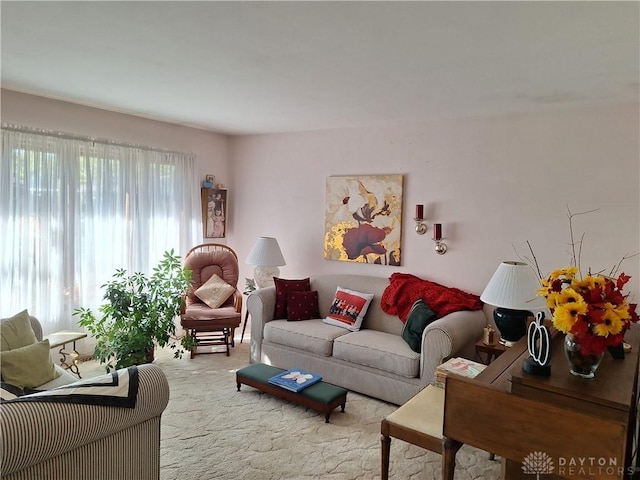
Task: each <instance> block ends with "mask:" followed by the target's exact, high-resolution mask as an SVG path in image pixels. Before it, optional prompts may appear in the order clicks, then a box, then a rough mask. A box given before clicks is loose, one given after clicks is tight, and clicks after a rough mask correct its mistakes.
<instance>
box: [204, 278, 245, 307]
mask: <svg viewBox="0 0 640 480" xmlns="http://www.w3.org/2000/svg"><path fill="white" fill-rule="evenodd" d="M235 290H236V289H235V288H233V287H232V286H231V285H229V284H228V283H227V282H225V281H224V280H223V279H221V278H220V277H219V276H218V275H216V274H215V273H214V274H213V275H211V277H210V278H209V280H207V281H206V282H205V284H204V285H202V286H201V287H200V288H199V289H197V290H196V291H195V292H194V293H195V295H196V297H198V298H199V299H200V300H202V301H203V302H204V303H206V304H207V305H209V307H211V308H218V307H219V306H220V305H222V304H223V303H224V302H225V301H226V300H227V299H228V298H229V297H230V296H231V295H232V294H233V292H235Z"/></svg>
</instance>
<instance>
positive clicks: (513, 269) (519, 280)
mask: <svg viewBox="0 0 640 480" xmlns="http://www.w3.org/2000/svg"><path fill="white" fill-rule="evenodd" d="M539 288H540V282H539V281H538V280H537V279H536V277H535V275H534V273H533V271H532V270H531V269H530V268H529V265H527V264H526V263H522V262H511V261H509V262H502V263H501V264H500V266H499V267H498V269H497V270H496V273H494V274H493V277H491V280H489V283H488V284H487V286H486V287H485V289H484V292H482V295H480V300H482V301H483V302H484V303H487V304H489V305H493V306H494V307H501V308H509V309H511V310H536V309H542V308H544V307H545V302H544V299H543V298H542V297H539V296H538V295H537V293H536V292H537V290H538V289H539Z"/></svg>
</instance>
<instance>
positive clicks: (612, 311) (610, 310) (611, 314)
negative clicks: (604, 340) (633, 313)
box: [593, 303, 625, 337]
mask: <svg viewBox="0 0 640 480" xmlns="http://www.w3.org/2000/svg"><path fill="white" fill-rule="evenodd" d="M604 307H605V312H604V315H603V317H602V323H598V324H597V325H596V326H595V327H594V328H593V330H594V332H595V334H596V335H598V336H600V337H608V336H609V335H617V334H618V333H620V332H622V329H623V328H624V326H625V322H624V320H625V319H624V318H622V317H621V316H620V315H619V314H620V313H623V315H624V312H620V311H619V308H617V307H616V306H615V305H612V304H611V303H606V304H605V305H604Z"/></svg>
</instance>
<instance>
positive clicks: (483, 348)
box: [476, 340, 509, 365]
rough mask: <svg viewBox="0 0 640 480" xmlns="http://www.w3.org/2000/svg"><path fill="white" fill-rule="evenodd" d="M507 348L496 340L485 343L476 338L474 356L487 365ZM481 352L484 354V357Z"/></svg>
mask: <svg viewBox="0 0 640 480" xmlns="http://www.w3.org/2000/svg"><path fill="white" fill-rule="evenodd" d="M508 349H509V347H505V346H504V345H502V344H501V343H499V342H497V341H496V343H495V344H494V345H487V344H486V343H484V342H483V341H482V340H478V341H477V342H476V356H477V357H478V358H479V359H480V361H481V362H482V363H484V364H485V365H489V364H490V363H491V362H492V361H493V360H495V359H496V358H498V357H499V356H500V355H502V354H503V353H504V352H506V351H507V350H508ZM483 354H484V355H485V356H484V357H483Z"/></svg>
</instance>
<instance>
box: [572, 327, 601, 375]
mask: <svg viewBox="0 0 640 480" xmlns="http://www.w3.org/2000/svg"><path fill="white" fill-rule="evenodd" d="M564 353H565V355H566V357H567V360H568V361H569V367H570V369H571V374H572V375H575V376H576V377H582V378H593V377H594V376H595V372H596V370H597V369H598V367H599V366H600V362H601V361H602V357H603V356H604V352H603V353H601V354H593V355H583V354H582V353H580V344H579V343H578V342H577V341H576V339H575V337H574V336H573V335H567V336H566V337H565V338H564Z"/></svg>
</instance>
